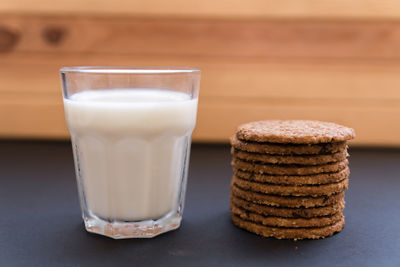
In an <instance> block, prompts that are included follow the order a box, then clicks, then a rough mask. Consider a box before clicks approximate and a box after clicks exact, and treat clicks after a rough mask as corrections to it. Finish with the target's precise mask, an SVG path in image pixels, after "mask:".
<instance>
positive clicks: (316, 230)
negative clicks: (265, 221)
mask: <svg viewBox="0 0 400 267" xmlns="http://www.w3.org/2000/svg"><path fill="white" fill-rule="evenodd" d="M232 221H233V223H234V224H235V225H236V226H238V227H239V228H242V229H245V230H247V231H249V232H252V233H255V234H258V235H261V236H264V237H275V238H278V239H294V240H299V239H320V238H325V237H328V236H331V235H333V234H335V233H337V232H340V231H341V230H342V229H343V227H344V222H345V221H344V217H342V218H341V219H340V220H339V221H338V222H336V223H334V224H332V225H329V226H323V227H311V228H283V227H270V226H265V225H262V224H260V223H255V222H251V221H248V220H244V219H242V218H240V217H239V216H237V215H235V214H232Z"/></svg>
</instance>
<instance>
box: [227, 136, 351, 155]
mask: <svg viewBox="0 0 400 267" xmlns="http://www.w3.org/2000/svg"><path fill="white" fill-rule="evenodd" d="M230 141H231V145H232V147H234V148H236V149H240V150H243V151H247V152H254V153H267V154H271V155H314V154H332V153H337V152H341V151H343V150H345V149H346V148H347V144H346V142H338V143H321V144H312V145H311V144H274V143H258V142H252V141H242V140H239V139H237V137H236V135H234V136H232V137H231V139H230Z"/></svg>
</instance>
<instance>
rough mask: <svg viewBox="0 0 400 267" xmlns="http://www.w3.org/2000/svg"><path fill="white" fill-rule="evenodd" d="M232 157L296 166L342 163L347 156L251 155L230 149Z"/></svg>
mask: <svg viewBox="0 0 400 267" xmlns="http://www.w3.org/2000/svg"><path fill="white" fill-rule="evenodd" d="M231 154H232V156H233V157H236V158H239V159H243V160H245V161H252V162H261V163H269V164H298V165H322V164H327V163H331V162H338V161H344V160H345V159H346V158H347V156H348V154H347V150H343V151H340V152H336V153H333V154H323V155H286V156H282V155H270V154H266V153H251V152H246V151H243V150H239V149H234V148H232V149H231Z"/></svg>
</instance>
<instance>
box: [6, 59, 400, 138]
mask: <svg viewBox="0 0 400 267" xmlns="http://www.w3.org/2000/svg"><path fill="white" fill-rule="evenodd" d="M0 59H1V61H2V63H3V64H0V80H1V81H2V82H1V83H0V114H1V115H0V123H1V125H2V126H1V127H0V136H3V137H10V136H12V137H29V138H66V137H67V136H68V134H67V132H66V128H65V124H64V116H63V108H62V103H61V89H60V82H59V75H58V68H59V67H61V66H62V65H82V64H88V65H108V64H109V62H113V64H117V65H127V64H130V63H131V62H135V64H138V65H141V64H148V65H177V66H178V65H192V64H193V66H195V67H200V68H201V69H202V70H203V73H202V75H203V79H202V85H201V94H200V102H199V113H198V126H197V129H196V132H195V134H194V140H195V141H222V142H226V141H227V140H228V137H229V136H230V135H231V134H232V133H233V132H234V129H235V127H236V126H237V125H238V124H240V123H243V122H247V121H252V120H260V119H277V118H280V119H300V118H301V119H319V120H327V121H336V122H339V123H343V124H345V125H348V126H351V127H354V128H355V129H356V132H357V139H356V141H355V143H358V144H379V145H400V138H399V137H400V127H398V126H397V124H396V123H394V122H395V121H396V120H397V118H399V116H400V91H399V90H398V88H399V85H400V84H399V79H398V73H399V71H400V65H399V64H398V62H388V61H376V60H375V61H361V62H358V61H342V62H336V63H335V64H332V62H331V61H330V60H319V61H313V60H311V61H309V60H302V61H298V60H295V61H289V60H287V61H281V60H275V61H273V60H269V61H268V62H264V61H259V60H256V59H246V60H245V59H242V60H241V61H238V60H232V59H223V58H221V59H220V60H218V61H215V60H214V59H213V58H205V57H195V56H193V57H189V56H187V57H176V56H169V57H167V56H151V55H143V56H138V55H124V56H120V55H112V54H108V55H104V54H66V55H63V54H49V53H20V52H15V53H8V54H5V55H1V56H0ZM342 86H343V88H342ZM382 92H384V93H382Z"/></svg>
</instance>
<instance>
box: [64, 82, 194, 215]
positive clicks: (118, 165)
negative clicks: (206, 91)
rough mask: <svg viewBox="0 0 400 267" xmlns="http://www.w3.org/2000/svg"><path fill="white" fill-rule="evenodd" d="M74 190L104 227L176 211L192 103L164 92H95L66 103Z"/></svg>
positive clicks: (77, 96) (174, 93)
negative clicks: (77, 189) (75, 179)
mask: <svg viewBox="0 0 400 267" xmlns="http://www.w3.org/2000/svg"><path fill="white" fill-rule="evenodd" d="M64 106H65V113H66V120H67V125H68V128H69V130H70V133H71V136H72V142H73V148H74V155H75V164H76V167H77V170H78V171H77V176H78V183H79V182H80V183H81V184H80V190H81V191H82V189H83V191H84V192H85V194H86V196H85V197H86V201H87V203H86V204H87V207H88V209H89V210H90V211H91V212H92V213H93V214H94V215H96V216H98V217H100V218H103V219H107V220H122V221H138V220H145V219H157V218H159V217H161V216H163V215H165V214H167V213H168V212H171V211H173V210H176V209H177V205H178V198H179V194H180V188H181V181H182V178H183V176H184V173H185V170H184V162H185V160H186V158H185V157H186V154H187V153H188V146H190V136H191V133H192V131H193V129H194V126H195V122H196V111H197V100H191V99H190V97H189V95H187V94H184V93H179V92H172V91H166V90H138V89H123V90H122V89H117V90H96V91H84V92H80V93H76V94H74V95H72V96H71V97H70V99H65V100H64Z"/></svg>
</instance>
